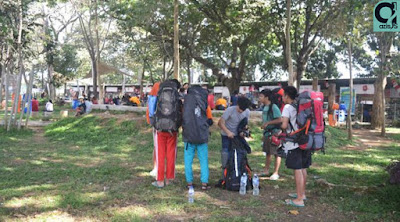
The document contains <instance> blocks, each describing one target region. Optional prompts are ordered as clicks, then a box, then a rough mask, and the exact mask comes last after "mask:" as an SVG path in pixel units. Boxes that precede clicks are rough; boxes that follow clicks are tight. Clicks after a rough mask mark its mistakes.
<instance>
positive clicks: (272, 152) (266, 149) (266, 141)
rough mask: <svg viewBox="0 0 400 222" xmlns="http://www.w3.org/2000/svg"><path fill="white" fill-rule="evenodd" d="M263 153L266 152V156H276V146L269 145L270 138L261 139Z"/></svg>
mask: <svg viewBox="0 0 400 222" xmlns="http://www.w3.org/2000/svg"><path fill="white" fill-rule="evenodd" d="M263 140H264V141H263V152H266V153H267V155H276V154H277V152H276V150H277V149H278V146H276V145H274V144H272V143H271V137H267V138H265V137H264V139H263Z"/></svg>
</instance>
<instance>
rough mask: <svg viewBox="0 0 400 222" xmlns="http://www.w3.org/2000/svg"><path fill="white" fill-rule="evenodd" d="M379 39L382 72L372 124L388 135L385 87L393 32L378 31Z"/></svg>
mask: <svg viewBox="0 0 400 222" xmlns="http://www.w3.org/2000/svg"><path fill="white" fill-rule="evenodd" d="M377 35H378V36H377V39H378V43H379V53H380V57H381V58H380V60H381V61H380V73H379V75H378V78H377V79H376V81H375V96H374V103H373V107H372V109H373V112H372V122H371V126H372V127H373V128H378V127H380V128H381V136H385V135H386V129H385V106H386V101H385V88H386V84H387V79H386V76H387V73H388V71H389V70H388V67H387V64H386V60H387V55H388V54H389V52H390V48H391V46H392V44H393V38H394V34H393V33H387V32H384V33H378V34H377Z"/></svg>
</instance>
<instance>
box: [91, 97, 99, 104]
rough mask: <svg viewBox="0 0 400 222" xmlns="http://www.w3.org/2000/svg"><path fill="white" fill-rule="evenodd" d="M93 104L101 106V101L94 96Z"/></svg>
mask: <svg viewBox="0 0 400 222" xmlns="http://www.w3.org/2000/svg"><path fill="white" fill-rule="evenodd" d="M92 103H93V104H99V100H98V99H97V98H96V97H95V96H93V98H92Z"/></svg>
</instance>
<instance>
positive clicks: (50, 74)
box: [47, 64, 56, 101]
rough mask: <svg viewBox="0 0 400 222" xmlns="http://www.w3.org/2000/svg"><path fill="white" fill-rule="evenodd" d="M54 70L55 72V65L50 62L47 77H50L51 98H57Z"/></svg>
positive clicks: (49, 93)
mask: <svg viewBox="0 0 400 222" xmlns="http://www.w3.org/2000/svg"><path fill="white" fill-rule="evenodd" d="M53 72H54V67H53V64H48V65H47V78H48V80H47V81H48V84H49V92H48V95H49V98H50V99H51V100H53V101H54V100H55V98H56V95H55V94H56V92H55V87H54V84H53Z"/></svg>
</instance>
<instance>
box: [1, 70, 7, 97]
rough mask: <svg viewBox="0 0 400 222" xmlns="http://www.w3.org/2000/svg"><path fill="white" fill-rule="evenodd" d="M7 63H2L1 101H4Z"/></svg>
mask: <svg viewBox="0 0 400 222" xmlns="http://www.w3.org/2000/svg"><path fill="white" fill-rule="evenodd" d="M5 70H6V68H5V63H4V64H2V65H1V83H0V103H2V102H3V89H4V76H5Z"/></svg>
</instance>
